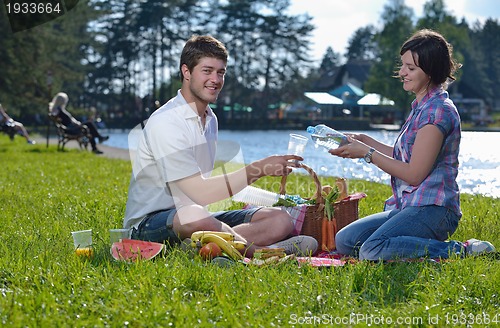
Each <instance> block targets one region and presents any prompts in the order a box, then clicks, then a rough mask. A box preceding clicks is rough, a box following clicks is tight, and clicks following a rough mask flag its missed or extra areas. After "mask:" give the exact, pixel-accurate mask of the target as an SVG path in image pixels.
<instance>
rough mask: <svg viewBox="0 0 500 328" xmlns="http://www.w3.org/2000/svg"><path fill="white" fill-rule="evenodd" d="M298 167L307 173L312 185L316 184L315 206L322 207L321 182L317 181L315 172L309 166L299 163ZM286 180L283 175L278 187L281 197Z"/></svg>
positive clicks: (284, 192) (323, 201) (284, 190)
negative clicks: (312, 182)
mask: <svg viewBox="0 0 500 328" xmlns="http://www.w3.org/2000/svg"><path fill="white" fill-rule="evenodd" d="M298 167H299V168H302V169H304V170H306V171H307V173H309V175H310V176H311V177H312V179H313V181H314V184H316V204H318V205H324V204H325V200H324V199H323V195H322V194H321V182H320V181H319V179H318V175H317V174H316V172H314V170H313V169H312V168H310V167H309V166H307V165H306V164H304V163H299V166H298ZM286 178H287V176H286V175H284V176H283V177H282V178H281V185H280V194H281V195H284V194H286Z"/></svg>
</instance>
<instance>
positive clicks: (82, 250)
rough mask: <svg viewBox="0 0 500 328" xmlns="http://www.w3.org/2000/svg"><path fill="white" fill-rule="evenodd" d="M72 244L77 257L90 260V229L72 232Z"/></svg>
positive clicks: (91, 248)
mask: <svg viewBox="0 0 500 328" xmlns="http://www.w3.org/2000/svg"><path fill="white" fill-rule="evenodd" d="M71 235H72V236H73V244H74V245H75V254H76V255H77V256H81V257H86V258H90V257H92V256H93V255H94V249H93V247H92V229H89V230H80V231H72V232H71Z"/></svg>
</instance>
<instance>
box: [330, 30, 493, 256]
mask: <svg viewBox="0 0 500 328" xmlns="http://www.w3.org/2000/svg"><path fill="white" fill-rule="evenodd" d="M400 55H401V67H400V69H399V74H398V75H399V78H400V80H401V82H402V84H403V89H404V90H405V91H408V92H412V93H414V94H415V98H416V99H415V100H414V101H413V102H412V105H411V112H410V114H409V116H408V118H407V120H406V122H405V123H404V125H403V126H402V128H401V132H400V134H399V136H398V138H397V139H396V142H395V144H394V145H393V146H389V145H385V144H382V143H380V142H378V141H376V140H374V139H373V138H371V137H369V136H367V135H364V134H350V135H349V139H350V143H349V144H347V145H345V146H343V147H339V148H337V149H335V150H330V153H331V154H332V155H336V156H340V157H345V158H364V159H365V161H366V162H367V163H369V164H373V165H376V166H377V167H379V168H380V169H381V170H383V171H385V172H387V173H388V174H390V175H391V186H392V191H393V195H392V197H391V198H389V199H388V200H387V201H386V204H385V205H386V206H385V211H384V212H382V213H377V214H373V215H370V216H368V217H365V218H363V219H360V220H358V221H356V222H354V223H352V224H350V225H348V226H347V227H345V228H344V229H342V230H340V231H339V232H338V234H337V235H336V240H335V241H336V245H337V250H338V251H339V252H340V253H342V254H346V255H351V256H356V255H357V256H359V258H360V259H366V260H387V259H394V258H417V257H423V256H427V257H431V258H448V257H449V256H450V255H452V254H458V255H460V256H464V255H466V254H475V253H481V252H487V251H494V250H495V248H494V247H493V245H492V244H491V243H489V242H486V241H480V240H476V239H471V240H468V241H466V242H465V243H461V242H458V241H445V240H446V239H448V238H449V237H450V236H451V235H452V234H453V233H454V232H455V230H456V229H457V227H458V222H459V220H460V218H461V216H462V212H461V210H460V193H459V189H458V185H457V183H456V177H457V173H458V164H459V163H458V153H459V146H460V138H461V133H460V117H459V114H458V111H457V109H456V107H455V105H454V104H453V102H452V101H451V100H450V99H449V97H448V92H447V91H446V88H447V84H448V82H449V81H450V80H451V81H452V80H454V79H455V78H454V73H455V71H456V70H457V69H458V68H459V67H460V65H459V64H458V63H457V62H456V61H455V60H454V59H453V56H452V47H451V45H450V44H449V43H448V42H447V41H446V40H445V38H444V37H443V36H442V35H441V34H439V33H437V32H435V31H431V30H427V29H425V30H420V31H418V32H416V33H415V34H414V35H413V36H412V37H410V38H409V39H408V40H407V41H406V42H405V43H404V44H403V46H402V47H401V51H400Z"/></svg>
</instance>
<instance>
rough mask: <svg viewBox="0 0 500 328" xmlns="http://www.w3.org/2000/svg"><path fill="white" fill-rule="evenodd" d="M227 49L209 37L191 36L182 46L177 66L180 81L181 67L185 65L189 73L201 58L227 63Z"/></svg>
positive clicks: (182, 77)
mask: <svg viewBox="0 0 500 328" xmlns="http://www.w3.org/2000/svg"><path fill="white" fill-rule="evenodd" d="M227 56H228V53H227V49H226V47H225V46H224V44H223V43H222V42H220V41H219V40H217V39H216V38H214V37H212V36H210V35H193V36H192V37H191V38H190V39H189V40H188V41H187V42H186V44H185V45H184V48H183V49H182V54H181V60H180V64H179V71H180V74H181V81H182V80H183V79H184V76H183V75H182V65H184V64H185V65H186V66H187V68H188V69H189V71H190V72H192V71H193V68H194V67H195V66H196V65H198V63H199V61H200V59H201V58H204V57H211V58H217V59H220V60H223V61H224V63H227Z"/></svg>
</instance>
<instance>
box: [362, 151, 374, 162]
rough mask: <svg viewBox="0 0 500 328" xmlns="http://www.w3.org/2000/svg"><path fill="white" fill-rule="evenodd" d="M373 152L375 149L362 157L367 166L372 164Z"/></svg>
mask: <svg viewBox="0 0 500 328" xmlns="http://www.w3.org/2000/svg"><path fill="white" fill-rule="evenodd" d="M374 152H375V148H370V150H369V151H368V152H367V153H366V155H365V157H364V159H365V162H367V163H368V164H370V163H372V155H373V153H374Z"/></svg>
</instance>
